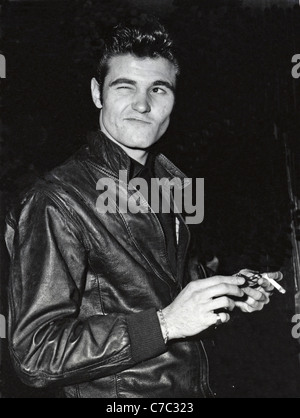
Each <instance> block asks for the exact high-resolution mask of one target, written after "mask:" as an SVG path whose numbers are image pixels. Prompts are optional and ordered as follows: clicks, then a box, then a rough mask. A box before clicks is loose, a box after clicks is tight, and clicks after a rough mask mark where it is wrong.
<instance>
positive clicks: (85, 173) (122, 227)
mask: <svg viewBox="0 0 300 418" xmlns="http://www.w3.org/2000/svg"><path fill="white" fill-rule="evenodd" d="M129 166H130V159H129V157H128V156H127V154H126V153H125V152H124V151H123V150H122V149H121V148H120V147H118V146H117V145H116V144H114V143H113V142H111V141H110V140H108V139H107V138H106V137H105V136H104V135H103V134H102V133H101V132H97V133H95V134H93V135H92V136H91V137H90V138H89V145H88V146H84V147H82V148H81V149H80V150H79V151H78V152H77V153H76V154H75V155H74V156H73V157H72V158H70V159H69V160H68V161H67V162H66V163H64V164H63V165H62V166H60V167H58V168H56V169H54V170H53V171H52V172H50V173H49V174H47V175H46V176H45V177H44V178H43V179H41V180H40V181H38V182H37V183H36V184H35V186H34V187H33V188H32V189H31V191H30V192H28V193H27V194H26V196H25V197H24V198H23V200H22V202H21V204H20V205H19V207H18V208H15V210H14V211H12V212H11V213H10V215H9V216H8V219H7V229H6V243H7V247H8V250H9V253H10V257H11V271H10V284H9V307H10V315H9V342H10V351H11V356H12V358H13V362H14V365H15V369H16V371H17V373H18V375H19V377H20V378H21V379H22V380H23V381H24V382H25V383H26V384H29V385H32V386H35V387H47V386H56V387H58V388H61V387H63V388H64V393H65V396H67V397H86V398H89V397H95V398H97V397H98V398H101V397H156V398H159V397H169V398H172V397H207V396H211V395H212V393H211V390H210V388H209V384H208V374H207V373H208V364H206V363H207V358H206V353H205V352H204V347H203V344H202V342H201V341H200V340H199V339H193V340H190V341H188V340H186V341H171V342H169V344H168V347H167V348H166V350H165V351H166V352H163V353H161V352H159V353H155V352H153V356H152V358H147V359H145V361H143V362H140V363H136V362H135V359H134V358H133V356H132V353H131V341H130V337H129V331H128V323H127V318H128V315H135V314H137V313H139V312H141V311H144V310H147V309H153V308H155V309H156V310H158V309H162V308H164V307H166V306H167V305H169V304H170V303H171V302H172V301H173V300H174V298H175V297H176V296H177V295H178V293H179V292H180V291H181V288H182V284H185V283H186V282H187V281H188V273H187V268H186V266H187V263H186V261H187V260H186V258H187V257H186V256H187V250H188V245H189V231H188V228H187V226H186V225H185V223H184V221H183V219H182V218H181V225H180V247H179V251H178V260H177V263H178V273H177V276H176V277H175V276H174V274H173V273H172V270H171V267H170V263H169V260H168V256H167V251H166V243H165V238H164V234H163V231H162V227H161V225H160V223H159V221H158V218H157V216H156V215H155V214H153V213H149V214H145V213H143V214H131V213H127V214H120V213H116V214H111V213H107V214H100V213H98V212H97V210H96V202H97V198H98V196H99V191H97V190H96V184H97V182H98V180H99V179H100V178H102V177H110V178H113V179H117V178H118V177H119V170H129ZM155 174H156V176H157V177H160V178H162V177H167V178H173V177H180V178H184V175H183V174H182V173H181V171H180V170H178V169H177V168H176V167H175V166H174V165H173V164H172V163H171V162H170V161H168V160H167V159H166V157H164V156H163V155H159V156H157V157H156V161H155ZM127 186H128V185H126V184H119V187H120V194H119V197H120V198H123V196H126V193H128V195H129V196H130V195H132V194H133V193H134V192H133V191H128V187H127Z"/></svg>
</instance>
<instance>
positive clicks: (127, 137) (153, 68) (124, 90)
mask: <svg viewBox="0 0 300 418" xmlns="http://www.w3.org/2000/svg"><path fill="white" fill-rule="evenodd" d="M175 84H176V68H175V66H174V65H173V64H172V63H171V62H169V61H168V60H167V59H165V58H138V57H135V56H133V55H131V54H126V55H118V56H116V57H113V58H111V59H110V61H109V71H108V74H107V76H106V78H105V81H104V85H103V97H102V100H101V104H100V105H99V106H98V107H102V111H101V116H100V125H101V130H102V131H103V132H104V133H105V134H106V135H107V136H108V137H109V138H110V139H112V140H114V141H116V142H118V143H119V144H120V145H122V146H123V147H126V148H129V149H140V150H146V149H148V148H149V147H150V146H151V145H153V144H154V143H156V142H157V141H158V140H159V139H160V138H161V136H162V135H163V134H164V133H165V132H166V130H167V128H168V126H169V123H170V115H171V112H172V110H173V107H174V103H175V95H174V90H175ZM94 100H95V99H94ZM99 103H100V101H99Z"/></svg>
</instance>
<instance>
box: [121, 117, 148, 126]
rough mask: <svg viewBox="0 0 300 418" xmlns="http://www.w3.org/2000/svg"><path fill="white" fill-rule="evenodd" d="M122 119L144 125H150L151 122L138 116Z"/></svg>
mask: <svg viewBox="0 0 300 418" xmlns="http://www.w3.org/2000/svg"><path fill="white" fill-rule="evenodd" d="M124 120H126V121H129V122H134V123H141V124H145V125H151V122H148V121H146V120H143V119H138V118H125V119H124Z"/></svg>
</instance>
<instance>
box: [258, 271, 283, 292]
mask: <svg viewBox="0 0 300 418" xmlns="http://www.w3.org/2000/svg"><path fill="white" fill-rule="evenodd" d="M263 277H264V278H265V279H267V280H268V281H269V282H270V283H271V285H273V286H274V287H275V289H277V290H278V292H280V293H281V294H282V295H285V294H286V290H285V289H284V288H283V287H282V286H280V284H279V283H278V282H276V280H274V279H270V277H268V276H267V275H264V276H263Z"/></svg>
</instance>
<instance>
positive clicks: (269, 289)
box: [257, 279, 275, 292]
mask: <svg viewBox="0 0 300 418" xmlns="http://www.w3.org/2000/svg"><path fill="white" fill-rule="evenodd" d="M258 284H259V286H261V288H263V289H265V290H266V291H267V292H272V291H273V290H274V289H275V288H274V286H273V285H272V283H270V282H269V281H268V280H267V279H259V281H258ZM257 290H259V289H257Z"/></svg>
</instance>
